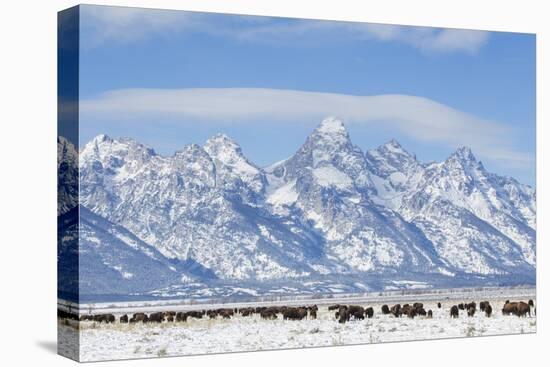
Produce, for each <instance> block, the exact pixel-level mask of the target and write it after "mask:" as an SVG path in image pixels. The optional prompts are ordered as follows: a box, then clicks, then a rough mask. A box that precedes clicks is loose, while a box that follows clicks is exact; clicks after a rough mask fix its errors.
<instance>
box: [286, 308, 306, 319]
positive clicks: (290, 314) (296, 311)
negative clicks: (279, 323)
mask: <svg viewBox="0 0 550 367" xmlns="http://www.w3.org/2000/svg"><path fill="white" fill-rule="evenodd" d="M304 318H307V309H306V308H305V307H289V308H287V309H286V310H285V311H284V312H283V320H302V319H304Z"/></svg>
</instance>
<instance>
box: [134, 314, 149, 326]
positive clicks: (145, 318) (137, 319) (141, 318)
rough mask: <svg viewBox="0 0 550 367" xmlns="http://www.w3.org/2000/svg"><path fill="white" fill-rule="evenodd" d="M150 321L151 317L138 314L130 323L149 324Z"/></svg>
mask: <svg viewBox="0 0 550 367" xmlns="http://www.w3.org/2000/svg"><path fill="white" fill-rule="evenodd" d="M148 321H149V317H148V316H147V315H146V314H144V313H143V312H138V313H135V314H134V315H133V316H132V318H131V319H130V323H131V324H133V323H136V322H144V323H145V322H148Z"/></svg>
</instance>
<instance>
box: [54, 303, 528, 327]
mask: <svg viewBox="0 0 550 367" xmlns="http://www.w3.org/2000/svg"><path fill="white" fill-rule="evenodd" d="M477 306H478V305H477V304H476V302H463V303H459V304H456V305H453V306H451V308H450V310H449V315H450V317H451V318H458V317H459V313H460V311H464V312H466V315H468V317H473V316H474V315H475V314H476V312H477V310H478V309H477ZM437 308H438V309H441V308H442V305H441V302H438V303H437ZM531 308H533V309H534V303H533V300H529V301H528V302H523V301H518V302H510V301H506V302H505V303H504V306H503V307H502V314H503V315H516V316H518V317H521V316H526V315H529V316H531ZM318 310H319V308H318V306H317V305H312V306H299V307H290V306H270V307H244V308H219V309H212V310H201V311H187V312H175V311H165V312H153V313H150V314H146V313H143V312H138V313H134V314H133V315H132V316H129V315H122V316H120V318H119V322H120V323H123V324H128V323H129V324H134V323H163V322H168V323H172V322H186V321H187V320H188V319H191V318H194V319H202V318H209V319H217V318H221V319H231V318H233V317H235V316H237V315H239V316H241V317H250V316H252V315H259V317H260V318H262V319H265V320H275V319H278V318H282V319H283V320H304V319H316V318H317V312H318ZM328 310H329V311H335V313H334V318H335V319H336V320H337V321H338V322H339V323H341V324H344V323H346V322H348V321H352V320H364V319H365V318H369V319H370V318H372V317H373V316H374V309H373V308H372V307H363V306H359V305H343V304H335V305H330V306H328ZM479 311H480V312H482V313H484V314H485V316H486V317H491V315H492V313H493V307H492V306H491V304H490V303H489V301H482V302H479ZM534 311H535V314H536V309H534ZM381 313H382V314H383V315H392V316H394V317H403V316H405V317H408V318H414V317H417V316H423V317H424V318H428V319H429V318H432V317H433V311H432V310H431V309H428V310H426V309H425V308H424V304H422V303H420V302H415V303H413V304H408V303H406V304H404V305H401V304H395V305H393V306H391V307H390V306H388V305H383V306H382V307H381ZM57 316H58V317H59V318H62V319H69V320H75V321H94V322H98V323H114V322H115V316H114V315H113V314H96V315H81V316H80V317H79V316H78V315H76V314H74V313H71V312H66V311H63V310H59V309H58V310H57Z"/></svg>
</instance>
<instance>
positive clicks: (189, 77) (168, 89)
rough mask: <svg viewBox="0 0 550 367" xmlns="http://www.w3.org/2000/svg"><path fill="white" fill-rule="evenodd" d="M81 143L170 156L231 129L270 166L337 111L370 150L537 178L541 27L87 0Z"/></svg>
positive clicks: (83, 33) (83, 17) (249, 154)
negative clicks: (468, 26)
mask: <svg viewBox="0 0 550 367" xmlns="http://www.w3.org/2000/svg"><path fill="white" fill-rule="evenodd" d="M80 19H81V43H80V45H81V52H80V99H81V109H80V111H81V112H80V113H81V115H80V116H81V118H80V121H81V124H80V133H81V143H85V142H87V141H88V140H90V139H91V138H92V137H93V136H95V135H97V134H99V133H107V134H109V135H111V136H113V137H119V136H130V137H133V138H135V139H137V140H139V141H141V142H143V143H145V144H147V145H149V146H151V147H153V148H154V149H155V150H156V151H157V152H159V153H161V154H172V153H173V152H174V151H175V150H177V149H180V148H181V147H183V146H184V145H186V144H189V143H203V142H204V141H205V140H206V139H207V138H208V137H210V136H212V135H214V134H215V133H218V132H224V133H226V134H228V135H229V136H231V137H232V138H234V139H235V140H236V141H237V142H238V143H239V144H240V145H241V147H242V149H243V151H244V153H245V154H246V155H247V157H249V158H250V159H251V160H252V161H253V162H255V163H257V164H258V165H260V166H263V165H268V164H270V163H273V162H275V161H278V160H281V159H284V158H286V157H288V156H290V155H292V154H293V153H294V152H295V151H296V150H297V149H298V148H299V146H300V145H301V144H302V143H303V142H304V140H305V138H306V136H307V135H308V134H309V133H310V132H311V130H312V129H314V128H315V126H316V125H317V124H318V123H319V122H320V120H321V119H322V118H323V117H325V116H327V115H334V116H337V117H340V118H342V119H343V120H344V122H345V123H346V126H347V127H348V130H349V132H350V136H351V138H352V140H353V142H354V143H355V144H357V145H358V146H360V147H361V148H362V149H364V150H366V149H371V148H374V147H376V146H378V145H380V144H383V143H385V142H386V141H388V140H390V139H392V138H395V139H397V140H398V141H400V142H401V144H402V145H403V146H404V147H405V148H406V149H408V150H409V151H411V152H414V153H416V154H417V156H418V158H419V159H421V160H423V161H431V160H443V159H445V158H446V157H447V156H448V155H449V154H451V153H452V152H453V151H454V150H455V149H456V148H458V147H460V146H462V145H466V146H469V147H471V148H472V150H473V152H474V154H475V155H476V156H477V158H478V159H480V160H482V161H483V163H484V164H485V166H486V167H487V168H488V169H489V170H491V171H493V172H496V173H499V174H506V175H511V176H514V177H516V178H517V179H519V180H520V181H521V182H524V183H528V184H531V185H534V182H535V36H534V35H529V34H517V33H499V32H482V31H467V30H452V29H437V28H424V27H405V26H392V25H379V24H366V23H350V22H329V21H315V20H293V19H285V18H270V17H250V16H233V15H221V14H206V13H191V12H181V11H160V10H144V9H133V8H115V7H95V6H83V7H82V8H81V18H80Z"/></svg>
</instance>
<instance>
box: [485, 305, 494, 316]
mask: <svg viewBox="0 0 550 367" xmlns="http://www.w3.org/2000/svg"><path fill="white" fill-rule="evenodd" d="M492 313H493V307H491V305H490V304H489V302H487V304H486V305H485V316H487V317H491V314H492Z"/></svg>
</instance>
